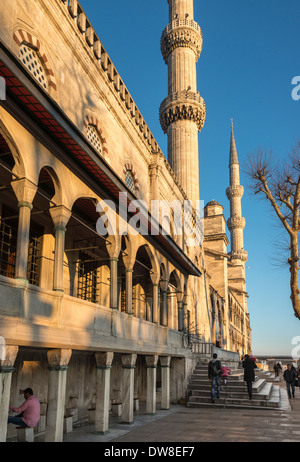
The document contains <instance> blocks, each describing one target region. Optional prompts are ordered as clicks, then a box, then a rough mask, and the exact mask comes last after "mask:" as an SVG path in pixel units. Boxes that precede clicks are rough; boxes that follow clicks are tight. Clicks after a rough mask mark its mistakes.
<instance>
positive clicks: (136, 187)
mask: <svg viewBox="0 0 300 462" xmlns="http://www.w3.org/2000/svg"><path fill="white" fill-rule="evenodd" d="M127 172H130V173H131V175H132V179H133V182H134V190H135V191H136V192H138V191H139V190H140V186H139V180H138V177H137V174H136V171H135V169H134V167H133V164H132V163H131V162H126V163H125V164H124V168H123V174H124V180H125V177H126V174H127Z"/></svg>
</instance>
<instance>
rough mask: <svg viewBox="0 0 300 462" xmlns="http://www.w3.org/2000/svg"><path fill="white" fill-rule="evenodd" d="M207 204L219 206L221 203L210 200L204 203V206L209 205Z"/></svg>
mask: <svg viewBox="0 0 300 462" xmlns="http://www.w3.org/2000/svg"><path fill="white" fill-rule="evenodd" d="M209 205H218V206H220V207H221V204H219V202H217V201H210V202H208V203H207V204H206V206H205V207H207V206H209Z"/></svg>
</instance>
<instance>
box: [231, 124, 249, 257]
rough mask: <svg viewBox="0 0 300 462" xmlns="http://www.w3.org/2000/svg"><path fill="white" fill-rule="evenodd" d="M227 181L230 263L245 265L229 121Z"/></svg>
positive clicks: (242, 222) (242, 221) (236, 163)
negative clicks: (229, 139) (228, 183)
mask: <svg viewBox="0 0 300 462" xmlns="http://www.w3.org/2000/svg"><path fill="white" fill-rule="evenodd" d="M229 180H230V186H229V188H227V190H226V194H227V197H228V199H229V201H230V218H229V220H228V221H227V226H228V229H229V231H230V236H231V252H230V256H231V261H232V262H233V263H234V262H235V261H236V263H239V262H243V263H245V262H246V261H247V259H248V254H247V252H246V251H245V250H244V234H243V231H244V228H245V224H246V220H245V218H244V217H243V216H242V204H241V202H242V201H241V199H242V197H243V195H244V188H243V186H241V185H240V165H239V160H238V155H237V150H236V144H235V138H234V133H233V122H232V120H231V141H230V154H229Z"/></svg>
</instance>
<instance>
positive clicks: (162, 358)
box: [159, 356, 171, 367]
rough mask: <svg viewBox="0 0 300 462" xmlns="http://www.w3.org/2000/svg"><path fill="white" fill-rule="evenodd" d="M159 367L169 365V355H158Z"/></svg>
mask: <svg viewBox="0 0 300 462" xmlns="http://www.w3.org/2000/svg"><path fill="white" fill-rule="evenodd" d="M159 361H160V365H161V367H170V364H171V356H160V357H159Z"/></svg>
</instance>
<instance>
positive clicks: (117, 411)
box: [111, 403, 122, 417]
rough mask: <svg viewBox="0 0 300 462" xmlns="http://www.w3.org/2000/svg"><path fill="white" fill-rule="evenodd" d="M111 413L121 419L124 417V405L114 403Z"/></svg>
mask: <svg viewBox="0 0 300 462" xmlns="http://www.w3.org/2000/svg"><path fill="white" fill-rule="evenodd" d="M111 412H112V415H113V416H116V417H120V416H121V415H122V403H112V405H111Z"/></svg>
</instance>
